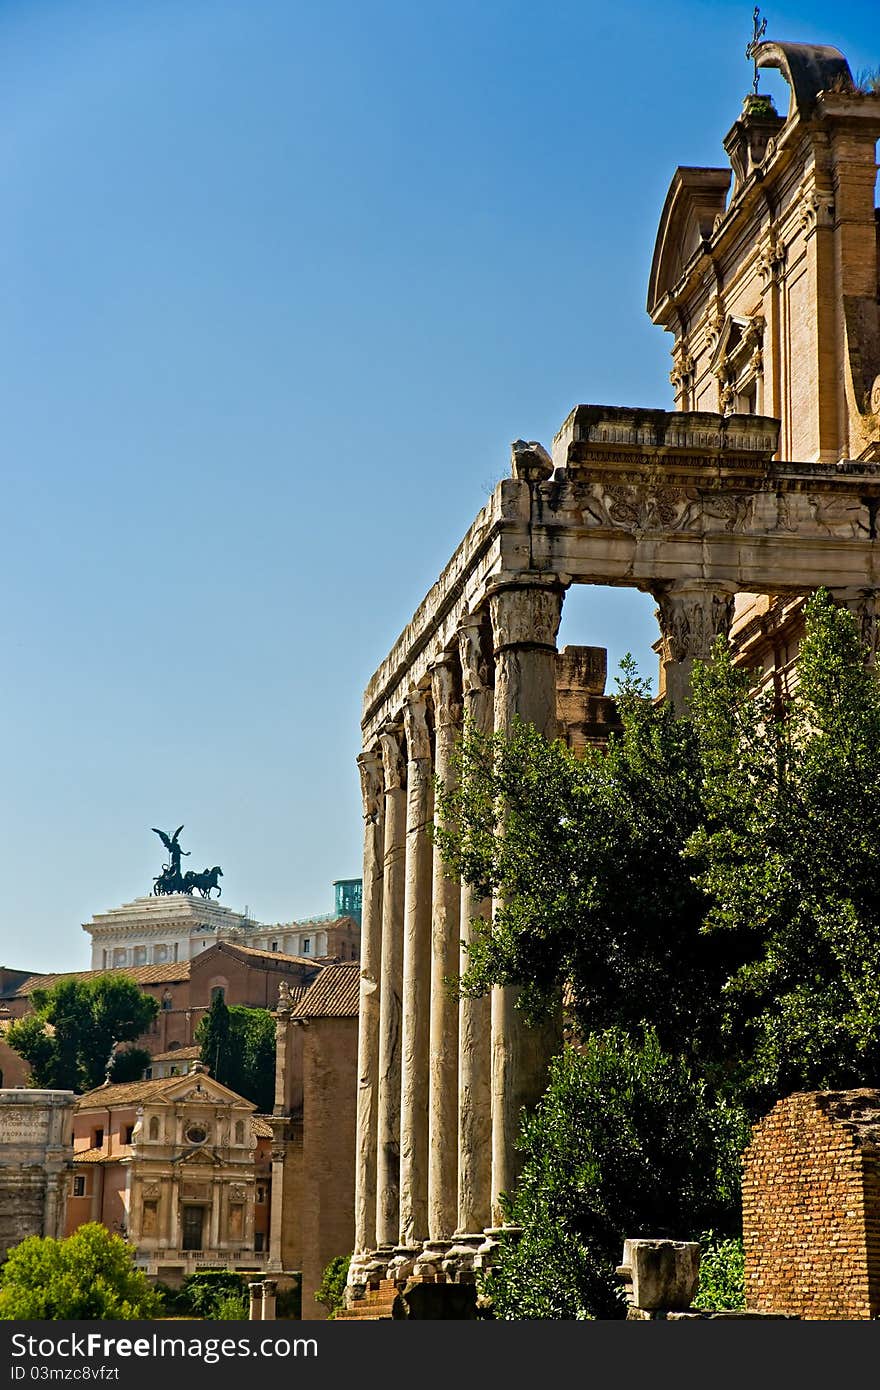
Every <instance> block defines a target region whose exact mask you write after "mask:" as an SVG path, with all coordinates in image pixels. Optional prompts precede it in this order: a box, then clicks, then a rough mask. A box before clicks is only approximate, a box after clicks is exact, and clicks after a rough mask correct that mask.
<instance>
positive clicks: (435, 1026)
mask: <svg viewBox="0 0 880 1390" xmlns="http://www.w3.org/2000/svg"><path fill="white" fill-rule="evenodd" d="M431 696H432V700H433V705H434V750H435V751H434V775H435V777H436V778H437V780H438V782H439V783H440V784H441V785H442V786H443V787H445V788H447V789H451V787H452V786H453V778H454V775H455V773H454V758H455V753H456V750H457V747H458V743H459V740H460V739H461V732H462V700H461V679H460V675H459V663H458V658H457V657H456V656H452V655H448V656H446V657H444V658H443V660H441V661H439V662H437V664H436V665H435V666H434V667H433V668H432V670H431ZM431 897H432V903H433V907H432V915H431V1010H430V1015H431V1021H430V1046H429V1054H430V1081H429V1099H428V1239H429V1242H430V1244H429V1247H428V1250H427V1251H426V1255H432V1256H434V1257H437V1256H441V1255H442V1254H444V1253H445V1251H446V1250H447V1249H448V1247H449V1244H450V1241H451V1239H452V1236H453V1234H454V1232H455V1229H456V1225H457V1217H458V1000H457V999H456V997H455V995H454V993H453V990H452V988H451V986H450V983H449V982H450V981H451V980H454V979H455V978H456V976H457V975H458V971H459V951H460V945H459V923H460V920H461V882H460V880H459V879H457V878H451V877H450V876H449V874H448V873H447V870H446V866H445V864H444V863H443V859H442V858H441V855H440V852H439V850H438V849H437V847H436V846H435V847H434V852H433V888H432V893H431Z"/></svg>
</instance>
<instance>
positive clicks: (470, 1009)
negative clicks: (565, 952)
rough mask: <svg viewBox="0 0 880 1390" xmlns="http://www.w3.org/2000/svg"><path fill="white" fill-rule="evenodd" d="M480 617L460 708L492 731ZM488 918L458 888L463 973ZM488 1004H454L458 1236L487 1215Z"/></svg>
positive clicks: (465, 633)
mask: <svg viewBox="0 0 880 1390" xmlns="http://www.w3.org/2000/svg"><path fill="white" fill-rule="evenodd" d="M485 626H486V625H485V624H484V622H483V621H482V620H481V619H480V618H479V617H473V618H469V619H467V620H465V622H463V623H462V624H461V626H460V628H459V632H458V650H459V658H460V661H461V681H462V703H463V711H464V720H465V723H466V724H467V725H470V726H471V727H472V728H474V729H476V730H478V731H479V732H481V733H491V732H492V663H491V658H490V655H489V652H490V651H491V644H490V638H489V635H488V633H487V632H486V631H485ZM491 916H492V904H491V902H490V901H488V900H485V899H481V898H478V897H477V896H476V895H475V894H474V892H473V890H472V889H471V888H470V887H469V886H468V885H467V884H466V883H463V884H462V885H461V926H460V940H461V956H460V967H459V968H460V971H461V973H462V974H463V973H464V971H465V970H466V969H467V967H468V964H469V957H468V952H467V947H468V945H469V944H470V941H471V940H472V938H473V935H474V930H475V928H474V927H473V925H472V923H473V922H474V921H475V920H477V919H479V918H483V919H484V920H486V921H489V920H490V919H491ZM489 1030H490V1001H489V997H488V995H486V996H485V997H484V998H481V999H460V1000H459V1005H458V1228H457V1232H456V1234H457V1235H460V1236H473V1237H477V1236H479V1234H480V1233H481V1232H482V1231H483V1229H484V1228H485V1227H486V1226H487V1225H488V1223H489V1220H490V1216H491V1152H492V1111H491V1051H490V1031H489Z"/></svg>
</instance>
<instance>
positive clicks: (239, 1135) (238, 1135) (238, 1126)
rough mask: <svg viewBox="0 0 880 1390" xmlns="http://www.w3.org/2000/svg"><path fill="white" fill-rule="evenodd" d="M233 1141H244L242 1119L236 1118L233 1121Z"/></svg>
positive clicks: (238, 1142)
mask: <svg viewBox="0 0 880 1390" xmlns="http://www.w3.org/2000/svg"><path fill="white" fill-rule="evenodd" d="M235 1142H236V1144H243V1143H244V1120H236V1122H235Z"/></svg>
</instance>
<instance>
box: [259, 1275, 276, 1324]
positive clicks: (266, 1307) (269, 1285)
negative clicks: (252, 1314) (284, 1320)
mask: <svg viewBox="0 0 880 1390" xmlns="http://www.w3.org/2000/svg"><path fill="white" fill-rule="evenodd" d="M277 1288H278V1284H277V1281H276V1280H275V1279H264V1280H263V1307H262V1309H261V1310H260V1314H261V1315H260V1321H261V1322H274V1321H275V1298H276V1290H277Z"/></svg>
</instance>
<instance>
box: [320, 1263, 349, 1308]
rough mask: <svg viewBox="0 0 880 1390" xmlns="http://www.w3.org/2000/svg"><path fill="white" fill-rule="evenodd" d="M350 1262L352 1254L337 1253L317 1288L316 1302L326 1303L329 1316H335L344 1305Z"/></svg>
mask: <svg viewBox="0 0 880 1390" xmlns="http://www.w3.org/2000/svg"><path fill="white" fill-rule="evenodd" d="M350 1264H351V1255H335V1256H334V1257H333V1259H332V1260H331V1261H330V1263H329V1264H328V1265H327V1267H326V1269H325V1270H324V1273H323V1274H322V1276H321V1282H320V1284H319V1285H318V1287H317V1289H316V1290H315V1302H316V1303H322V1304H323V1305H324V1307H325V1308H326V1309H327V1316H328V1318H335V1316H336V1314H337V1313H338V1312H339V1310H340V1308H342V1307H343V1305H344V1302H345V1283H346V1280H347V1279H348V1267H349V1265H350Z"/></svg>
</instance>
